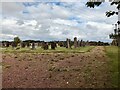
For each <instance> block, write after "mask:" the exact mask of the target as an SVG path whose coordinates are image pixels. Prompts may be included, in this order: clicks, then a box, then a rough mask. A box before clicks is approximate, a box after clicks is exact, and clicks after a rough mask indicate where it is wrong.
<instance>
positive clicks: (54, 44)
mask: <svg viewBox="0 0 120 90" xmlns="http://www.w3.org/2000/svg"><path fill="white" fill-rule="evenodd" d="M49 45H50V46H51V49H53V50H54V49H55V48H56V47H57V45H56V43H55V42H50V43H47V42H42V43H34V42H33V43H25V42H21V43H19V44H16V43H14V42H12V43H10V42H4V43H1V46H2V47H10V46H12V47H13V48H15V47H17V46H20V47H21V48H25V47H29V48H31V49H35V48H36V47H39V46H41V47H42V48H43V49H44V50H47V49H49ZM17 49H18V48H17Z"/></svg>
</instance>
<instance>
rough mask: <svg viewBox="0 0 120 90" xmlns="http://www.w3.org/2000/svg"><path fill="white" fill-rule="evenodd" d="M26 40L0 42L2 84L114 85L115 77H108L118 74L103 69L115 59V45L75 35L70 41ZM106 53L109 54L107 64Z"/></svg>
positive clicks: (18, 85) (40, 85)
mask: <svg viewBox="0 0 120 90" xmlns="http://www.w3.org/2000/svg"><path fill="white" fill-rule="evenodd" d="M26 41H30V40H26ZM26 41H22V40H20V42H19V43H16V42H15V41H13V42H9V41H4V42H2V43H1V48H2V59H3V61H2V63H1V65H2V66H3V75H4V76H3V80H4V81H3V87H6V88H14V87H16V88H20V87H22V88H28V87H29V88H34V87H37V88H60V87H63V88H72V87H77V88H81V87H87V88H91V87H92V88H95V87H100V88H101V87H102V88H104V87H111V88H112V87H117V86H116V85H117V81H115V80H116V78H113V79H110V78H112V77H117V76H118V74H113V76H112V73H111V74H110V73H109V72H110V69H107V67H110V68H113V67H112V66H113V65H116V63H117V54H118V53H117V50H118V48H117V47H116V46H112V44H111V45H110V44H109V43H104V42H100V41H98V42H94V41H84V40H77V37H75V38H74V39H73V41H72V40H71V39H68V38H67V39H66V41H50V42H44V41H34V40H33V41H32V40H31V41H30V42H26ZM111 49H112V50H114V53H115V55H114V54H112V52H113V51H111ZM105 53H106V54H107V55H106V54H105ZM111 54H112V55H113V56H111ZM108 57H111V61H110V62H109V63H110V64H109V65H108ZM113 60H114V62H113ZM112 62H113V63H112ZM14 63H15V64H14ZM116 68H117V66H116ZM112 70H113V69H112ZM101 71H104V72H102V73H101ZM81 72H82V73H81ZM113 72H114V73H116V72H117V70H115V71H114V70H113ZM13 73H14V74H13ZM20 73H22V74H20ZM33 76H34V77H33ZM98 76H100V77H98ZM91 80H93V81H92V83H91V82H90V81H91ZM11 81H12V82H11ZM31 81H34V83H33V82H31ZM113 81H114V82H113ZM83 82H84V83H83ZM112 82H113V83H112Z"/></svg>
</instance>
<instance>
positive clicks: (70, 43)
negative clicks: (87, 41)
mask: <svg viewBox="0 0 120 90" xmlns="http://www.w3.org/2000/svg"><path fill="white" fill-rule="evenodd" d="M69 45H70V48H72V42H71V39H69Z"/></svg>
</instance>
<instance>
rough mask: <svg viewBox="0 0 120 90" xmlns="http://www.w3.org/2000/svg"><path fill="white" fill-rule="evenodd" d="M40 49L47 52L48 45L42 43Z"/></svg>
mask: <svg viewBox="0 0 120 90" xmlns="http://www.w3.org/2000/svg"><path fill="white" fill-rule="evenodd" d="M42 48H43V49H44V50H48V48H49V46H48V43H46V42H43V43H42Z"/></svg>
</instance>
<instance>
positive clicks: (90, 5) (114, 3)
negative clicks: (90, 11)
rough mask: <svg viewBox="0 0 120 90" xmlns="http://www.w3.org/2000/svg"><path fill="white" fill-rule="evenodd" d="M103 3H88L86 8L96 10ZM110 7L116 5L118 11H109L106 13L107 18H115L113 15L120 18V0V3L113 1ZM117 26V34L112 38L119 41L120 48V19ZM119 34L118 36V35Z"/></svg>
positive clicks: (111, 35) (119, 0)
mask: <svg viewBox="0 0 120 90" xmlns="http://www.w3.org/2000/svg"><path fill="white" fill-rule="evenodd" d="M102 3H103V2H87V3H86V6H87V7H90V8H94V7H95V6H99V5H101V4H102ZM110 5H116V9H117V10H118V11H117V12H116V11H107V12H106V16H107V17H110V16H113V15H118V16H120V0H118V1H116V2H115V1H113V2H111V3H110ZM117 24H118V28H117V29H116V32H115V34H110V35H109V36H110V38H112V39H117V41H118V46H120V18H118V21H117ZM116 33H117V34H116Z"/></svg>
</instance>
